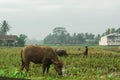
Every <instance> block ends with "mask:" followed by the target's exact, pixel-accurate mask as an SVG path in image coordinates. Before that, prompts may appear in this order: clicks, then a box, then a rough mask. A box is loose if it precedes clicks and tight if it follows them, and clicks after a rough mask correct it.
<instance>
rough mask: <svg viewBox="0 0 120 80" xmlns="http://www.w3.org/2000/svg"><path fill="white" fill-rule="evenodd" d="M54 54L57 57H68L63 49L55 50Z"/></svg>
mask: <svg viewBox="0 0 120 80" xmlns="http://www.w3.org/2000/svg"><path fill="white" fill-rule="evenodd" d="M55 52H56V53H57V55H58V56H68V54H67V52H66V50H64V49H55Z"/></svg>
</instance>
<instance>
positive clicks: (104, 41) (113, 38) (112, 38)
mask: <svg viewBox="0 0 120 80" xmlns="http://www.w3.org/2000/svg"><path fill="white" fill-rule="evenodd" d="M99 45H120V34H117V33H113V34H109V35H106V36H103V37H101V39H100V41H99Z"/></svg>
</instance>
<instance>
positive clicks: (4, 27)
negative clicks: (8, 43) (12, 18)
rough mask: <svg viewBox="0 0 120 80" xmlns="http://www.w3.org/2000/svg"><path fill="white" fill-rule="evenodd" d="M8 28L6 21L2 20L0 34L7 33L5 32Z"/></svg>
mask: <svg viewBox="0 0 120 80" xmlns="http://www.w3.org/2000/svg"><path fill="white" fill-rule="evenodd" d="M9 30H10V26H9V25H8V23H7V21H6V20H4V21H3V23H2V24H1V29H0V34H1V35H7V32H8V31H9Z"/></svg>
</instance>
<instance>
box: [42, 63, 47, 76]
mask: <svg viewBox="0 0 120 80" xmlns="http://www.w3.org/2000/svg"><path fill="white" fill-rule="evenodd" d="M42 69H43V76H44V74H45V71H46V66H45V64H43V66H42Z"/></svg>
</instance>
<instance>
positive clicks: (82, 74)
mask: <svg viewBox="0 0 120 80" xmlns="http://www.w3.org/2000/svg"><path fill="white" fill-rule="evenodd" d="M51 47H53V48H61V49H66V50H67V53H68V57H59V58H60V60H62V61H63V63H64V67H63V73H64V75H63V77H60V76H58V75H57V74H56V71H55V70H54V66H53V65H51V68H50V71H49V74H48V75H45V76H42V68H41V65H39V64H34V63H31V64H30V71H29V73H26V71H25V70H24V71H23V72H22V73H20V72H19V69H20V65H21V55H20V51H21V48H22V47H0V76H2V77H11V78H24V79H32V80H34V79H36V80H118V79H119V78H120V48H119V46H89V52H88V56H84V55H83V52H84V50H85V48H84V46H51ZM78 48H80V51H79V50H78Z"/></svg>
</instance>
